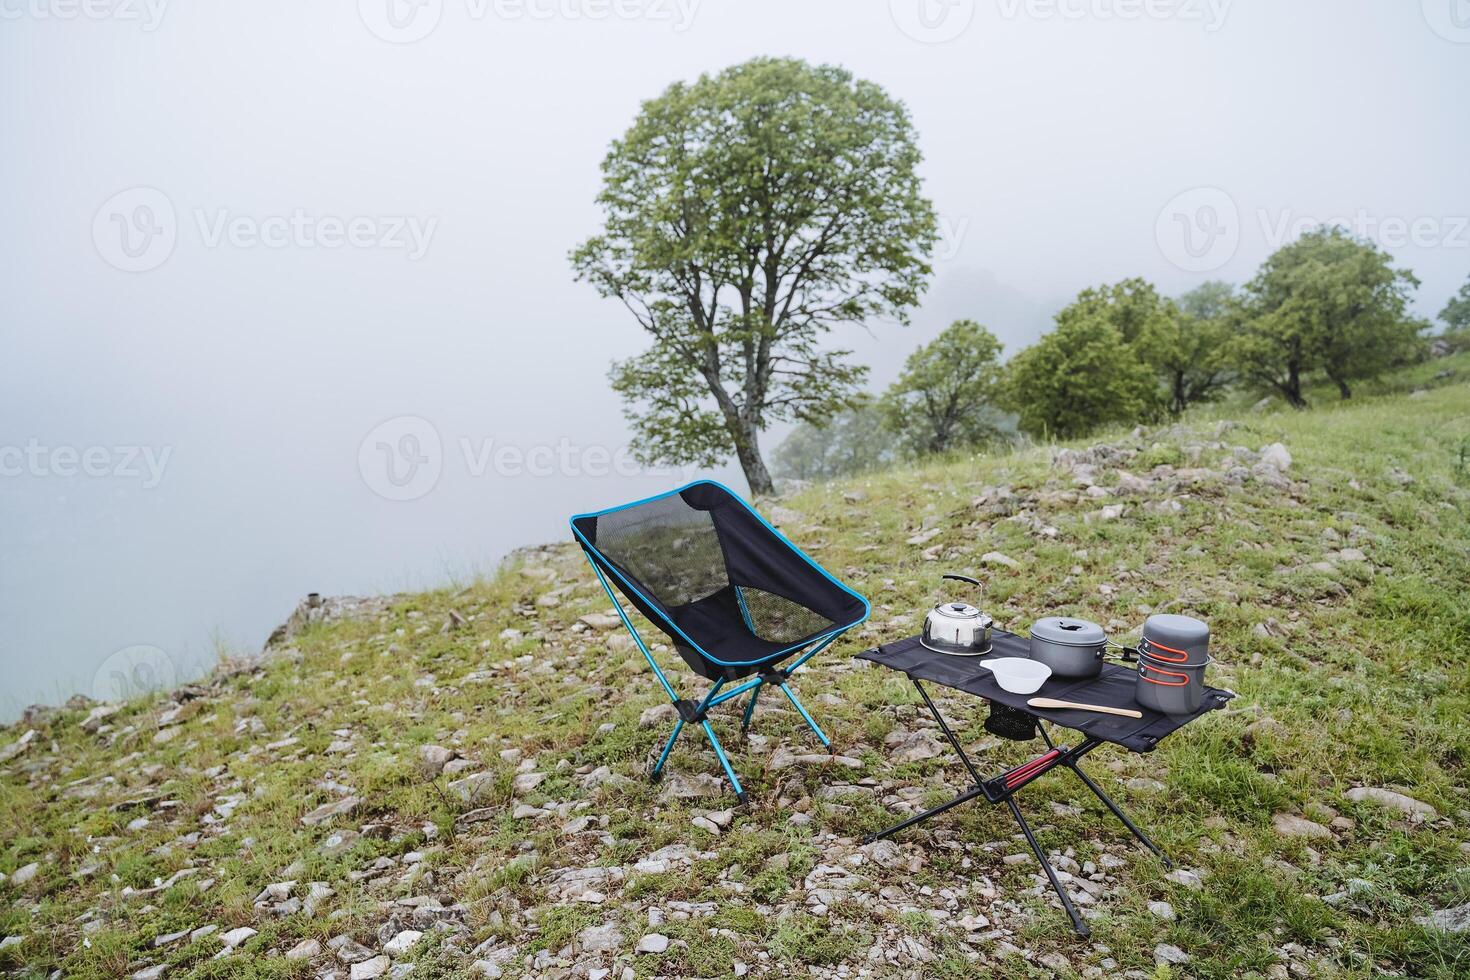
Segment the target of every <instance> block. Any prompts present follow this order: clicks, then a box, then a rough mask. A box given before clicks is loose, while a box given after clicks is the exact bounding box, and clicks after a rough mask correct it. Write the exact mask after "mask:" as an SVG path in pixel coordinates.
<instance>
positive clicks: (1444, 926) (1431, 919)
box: [1414, 902, 1470, 934]
mask: <svg viewBox="0 0 1470 980" xmlns="http://www.w3.org/2000/svg"><path fill="white" fill-rule="evenodd" d="M1414 922H1415V924H1416V925H1420V926H1423V927H1424V928H1425V929H1429V930H1432V931H1434V932H1450V933H1456V934H1459V933H1463V932H1470V902H1466V903H1465V904H1464V905H1456V906H1455V907H1454V908H1452V909H1440V910H1438V911H1436V912H1431V913H1429V914H1428V915H1418V916H1415V917H1414Z"/></svg>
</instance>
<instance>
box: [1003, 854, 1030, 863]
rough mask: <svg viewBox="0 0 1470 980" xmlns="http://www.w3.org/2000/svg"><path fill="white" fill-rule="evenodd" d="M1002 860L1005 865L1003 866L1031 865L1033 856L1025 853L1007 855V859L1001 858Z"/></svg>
mask: <svg viewBox="0 0 1470 980" xmlns="http://www.w3.org/2000/svg"><path fill="white" fill-rule="evenodd" d="M1000 860H1001V863H1003V864H1009V865H1017V864H1030V863H1031V855H1029V854H1026V853H1024V852H1023V853H1020V854H1007V855H1006V856H1005V857H1003V858H1001V859H1000Z"/></svg>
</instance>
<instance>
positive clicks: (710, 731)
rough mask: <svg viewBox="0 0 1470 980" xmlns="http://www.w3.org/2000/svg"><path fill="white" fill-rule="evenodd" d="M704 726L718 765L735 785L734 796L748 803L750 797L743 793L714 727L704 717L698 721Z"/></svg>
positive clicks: (732, 784)
mask: <svg viewBox="0 0 1470 980" xmlns="http://www.w3.org/2000/svg"><path fill="white" fill-rule="evenodd" d="M700 724H702V725H703V726H704V733H705V734H706V735H708V736H709V744H710V745H713V746H714V747H715V755H716V756H718V757H719V760H720V765H722V766H724V767H725V775H726V776H727V777H729V780H730V785H731V786H734V787H735V796H736V798H737V799H739V800H740V802H741V804H742V805H743V804H745V803H749V802H750V797H748V796H746V795H745V789H744V787H742V786H741V785H740V778H739V777H738V776H736V775H735V770H734V769H733V768H731V766H730V760H729V759H727V758H726V757H725V747H724V746H723V745H721V744H720V740H719V738H717V737H716V736H715V730H714V727H713V726H711V725H710V723H709V719H708V718H706V719H705V720H704V721H702V722H700Z"/></svg>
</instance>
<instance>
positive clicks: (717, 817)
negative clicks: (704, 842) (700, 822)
mask: <svg viewBox="0 0 1470 980" xmlns="http://www.w3.org/2000/svg"><path fill="white" fill-rule="evenodd" d="M705 816H707V817H709V819H710V822H711V823H713V824H714V825H715V826H716V827H719V828H720V829H721V830H725V829H727V828H728V827H729V826H730V824H731V823H733V822H734V820H735V811H734V810H712V811H711V812H709V813H707V814H705Z"/></svg>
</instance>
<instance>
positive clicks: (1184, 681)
mask: <svg viewBox="0 0 1470 980" xmlns="http://www.w3.org/2000/svg"><path fill="white" fill-rule="evenodd" d="M1147 670H1152V671H1154V672H1155V673H1159V674H1163V675H1165V676H1167V677H1178V678H1179V680H1177V681H1160V680H1155V679H1154V678H1152V677H1150V676H1148V674H1146V673H1144V671H1147ZM1138 676H1139V677H1141V678H1142V679H1143V680H1146V681H1148V682H1149V683H1150V684H1160V685H1162V686H1164V687H1185V686H1187V685H1188V684H1189V675H1188V674H1181V673H1179V672H1178V671H1177V670H1164V669H1163V668H1162V667H1152V666H1150V665H1148V664H1146V663H1142V662H1140V663H1139V665H1138Z"/></svg>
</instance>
